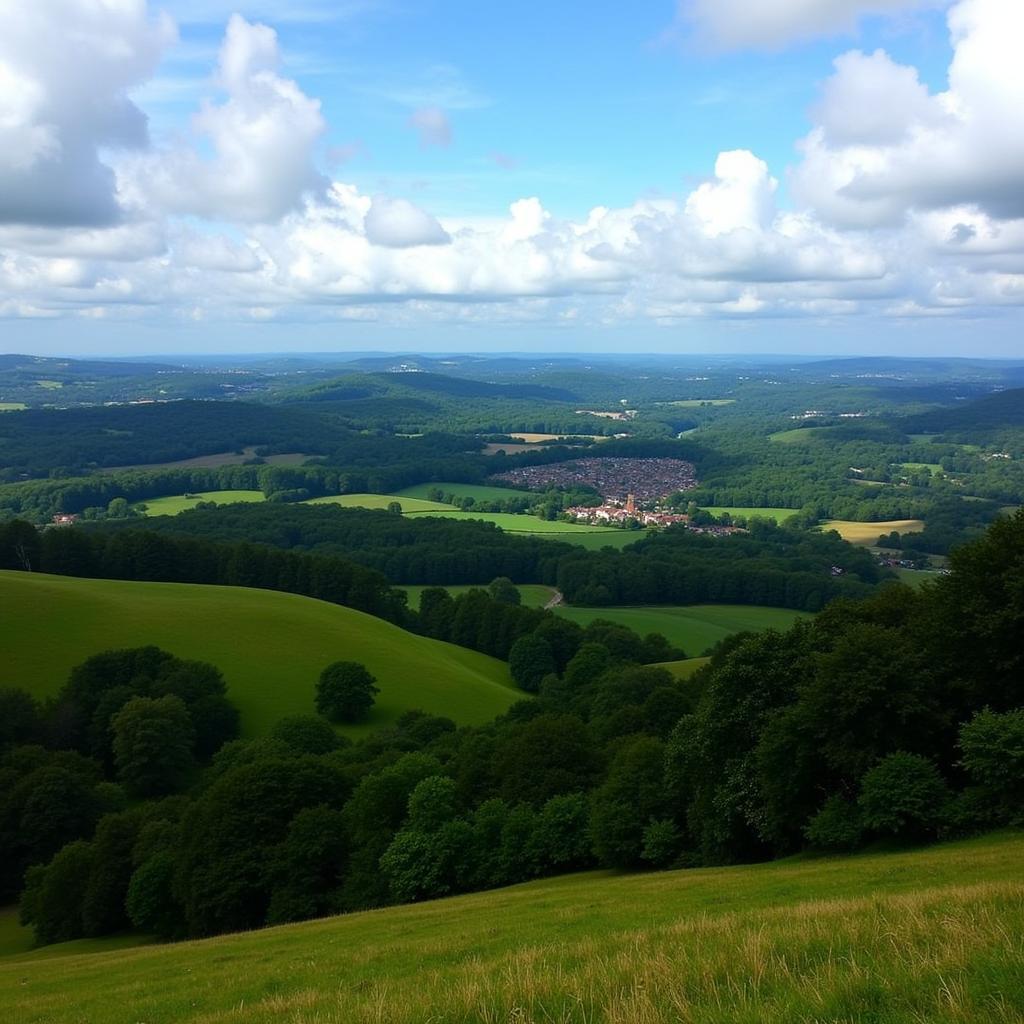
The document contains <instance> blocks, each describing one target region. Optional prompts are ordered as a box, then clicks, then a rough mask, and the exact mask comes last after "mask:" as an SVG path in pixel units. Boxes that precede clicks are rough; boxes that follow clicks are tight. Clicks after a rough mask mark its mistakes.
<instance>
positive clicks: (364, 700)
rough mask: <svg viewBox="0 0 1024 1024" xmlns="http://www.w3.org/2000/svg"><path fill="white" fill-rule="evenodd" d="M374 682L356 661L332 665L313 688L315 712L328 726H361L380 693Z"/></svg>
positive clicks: (363, 667)
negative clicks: (351, 723)
mask: <svg viewBox="0 0 1024 1024" xmlns="http://www.w3.org/2000/svg"><path fill="white" fill-rule="evenodd" d="M376 682H377V680H376V679H375V678H374V677H373V676H372V675H370V673H369V672H368V671H367V669H366V666H365V665H361V664H360V663H359V662H358V661H335V662H332V663H331V664H330V665H328V666H327V668H325V669H324V670H323V672H321V673H320V679H319V680H318V682H317V684H316V709H317V711H319V712H320V714H321V715H323V716H324V717H325V718H329V719H330V720H331V721H332V722H361V721H362V720H363V719H365V718H366V717H367V715H368V714H369V713H370V708H372V707H373V704H374V700H375V699H376V696H377V694H378V693H380V689H379V688H378V687H377V686H376V685H374V684H375V683H376Z"/></svg>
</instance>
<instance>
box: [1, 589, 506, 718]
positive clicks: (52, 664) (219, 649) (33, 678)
mask: <svg viewBox="0 0 1024 1024" xmlns="http://www.w3.org/2000/svg"><path fill="white" fill-rule="evenodd" d="M0 606H2V607H3V609H4V615H3V620H2V623H0V634H2V637H3V650H4V669H5V675H6V677H7V679H8V680H10V681H11V682H12V683H13V684H14V685H19V686H22V687H24V688H29V689H30V690H31V692H32V693H33V694H34V695H35V696H37V697H45V696H49V695H51V694H54V693H56V692H57V690H58V689H59V688H60V686H61V685H62V684H63V682H64V681H65V679H66V678H67V675H68V672H69V671H70V669H71V668H72V667H73V666H74V665H77V664H78V663H80V662H82V661H84V660H85V659H86V658H87V657H89V656H90V655H92V654H95V653H97V652H98V651H102V650H105V649H108V648H117V647H137V646H141V645H145V644H156V645H157V646H159V647H162V648H164V649H165V650H168V651H170V652H171V653H172V654H175V655H177V656H179V657H182V658H192V659H198V660H200V661H209V662H212V663H213V664H215V665H216V666H217V667H218V668H220V669H221V671H222V672H223V673H224V677H225V679H226V681H227V684H228V696H229V697H230V699H231V700H232V701H234V702H235V703H236V704H237V705H238V707H239V709H240V710H241V712H242V731H243V735H247V736H252V735H258V734H261V733H263V732H265V731H266V730H267V729H269V728H270V727H271V726H272V725H273V724H274V722H275V721H276V720H277V719H279V718H281V717H282V716H284V715H291V714H309V713H312V710H313V687H314V684H315V682H316V679H317V677H318V676H319V674H320V671H321V669H322V668H323V667H324V666H325V665H327V664H328V663H329V662H331V661H336V660H339V659H345V660H354V661H361V662H363V663H365V664H366V666H367V667H368V668H369V670H370V671H371V672H372V673H373V674H374V675H375V676H376V677H377V679H378V685H379V686H380V688H381V693H380V696H379V697H378V700H377V704H376V706H375V708H374V710H373V713H372V715H371V718H370V719H369V721H368V722H367V724H366V725H362V726H358V727H348V729H349V730H354V731H360V732H361V731H366V730H369V729H374V728H379V727H380V726H381V725H385V724H388V723H390V722H392V721H394V720H395V719H396V718H397V717H398V716H399V715H400V714H401V713H402V712H403V711H406V710H408V709H410V708H419V709H422V710H424V711H428V712H433V713H434V714H439V715H446V716H447V717H449V718H453V719H455V720H456V721H457V722H459V723H465V724H472V723H481V722H486V721H488V720H490V719H492V718H494V717H495V716H496V715H499V714H501V713H502V712H503V711H504V710H505V709H506V708H508V707H509V706H510V705H511V704H512V703H514V702H515V701H516V700H517V699H518V698H519V697H520V696H521V695H522V694H521V691H519V690H517V689H516V688H515V687H514V686H513V684H512V683H511V681H510V680H509V676H508V668H507V666H506V665H505V664H504V663H503V662H500V661H498V660H497V659H495V658H489V657H487V656H486V655H483V654H478V653H477V652H475V651H470V650H466V649H465V648H463V647H456V646H454V645H453V644H447V643H442V642H441V641H438V640H431V639H429V638H427V637H422V636H417V635H415V634H413V633H408V632H406V631H405V630H403V629H400V628H399V627H398V626H394V625H392V624H391V623H389V622H385V621H384V620H383V619H378V618H375V617H374V616H372V615H366V614H364V613H363V612H358V611H355V610H353V609H351V608H343V607H339V606H338V605H335V604H328V603H327V602H325V601H316V600H313V599H312V598H308V597H300V596H298V595H295V594H284V593H280V592H277V591H269V590H253V589H249V588H246V587H218V586H206V585H198V584H185V583H136V582H126V581H121V580H93V579H89V580H86V579H75V578H72V577H66V576H48V575H44V574H42V573H22V572H13V571H6V570H4V571H0Z"/></svg>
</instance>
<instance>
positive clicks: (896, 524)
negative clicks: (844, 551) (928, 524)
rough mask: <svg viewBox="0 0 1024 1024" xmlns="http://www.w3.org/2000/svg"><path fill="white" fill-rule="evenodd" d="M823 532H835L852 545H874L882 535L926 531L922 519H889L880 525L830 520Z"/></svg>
mask: <svg viewBox="0 0 1024 1024" xmlns="http://www.w3.org/2000/svg"><path fill="white" fill-rule="evenodd" d="M821 528H822V529H823V530H835V531H836V532H837V533H838V534H839V536H840V537H842V538H843V540H848V541H849V542H850V543H851V544H867V545H869V546H870V545H872V544H875V543H876V542H877V541H878V538H879V537H880V536H881V535H882V534H888V533H892V531H893V530H895V531H896V532H897V533H920V532H921V531H922V530H923V529H924V521H923V520H921V519H888V520H886V521H885V522H879V523H855V522H852V521H851V520H849V519H828V520H826V521H825V522H824V523H822V524H821Z"/></svg>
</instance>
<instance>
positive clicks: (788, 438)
mask: <svg viewBox="0 0 1024 1024" xmlns="http://www.w3.org/2000/svg"><path fill="white" fill-rule="evenodd" d="M820 429H821V428H820V427H794V428H793V429H792V430H776V431H775V433H774V434H769V435H768V440H769V441H778V442H779V443H780V444H805V443H806V442H807V441H810V440H811V439H812V438H813V437H814V432H815V431H816V430H820Z"/></svg>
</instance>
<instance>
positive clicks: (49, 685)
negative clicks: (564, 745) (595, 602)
mask: <svg viewBox="0 0 1024 1024" xmlns="http://www.w3.org/2000/svg"><path fill="white" fill-rule="evenodd" d="M0 607H2V608H3V609H4V614H3V616H2V617H0V650H3V652H4V676H5V678H6V679H8V680H11V681H12V683H16V685H18V686H23V687H25V688H30V689H31V690H32V692H34V693H35V694H36V696H38V697H45V696H49V695H50V694H53V693H56V692H57V690H58V689H60V687H61V685H62V684H63V683H64V681H65V679H66V678H67V675H68V672H69V670H70V669H71V668H72V667H73V666H74V665H77V664H78V663H79V662H81V661H84V660H85V659H86V658H87V657H89V656H90V655H92V654H96V653H97V652H99V651H102V650H107V649H109V648H117V647H138V646H141V645H143V644H156V645H157V646H158V647H162V648H164V649H165V650H168V651H170V652H171V653H172V654H176V655H178V656H179V657H181V658H194V659H199V660H201V661H209V662H212V663H213V664H214V665H216V666H217V667H218V668H220V669H221V671H222V672H223V673H224V678H225V679H226V680H227V684H228V696H229V697H230V698H231V699H232V700H233V701H234V702H235V703H236V704H237V705H238V707H239V708H240V709H241V712H242V731H243V733H244V734H245V735H248V736H252V735H258V734H260V733H263V732H265V731H267V730H268V729H269V728H270V727H271V726H272V725H273V724H274V723H275V722H276V721H277V720H278V719H279V718H281V717H282V716H284V715H294V714H310V713H312V712H313V692H314V685H315V683H316V680H317V678H318V676H319V675H320V671H321V669H323V667H324V666H325V665H327V664H329V663H330V662H332V661H337V660H339V659H344V660H352V661H361V662H363V663H365V665H366V667H367V668H368V669H369V670H370V671H371V672H372V673H373V674H374V675H375V676H376V677H377V679H378V685H379V686H380V689H381V693H380V695H379V696H378V698H377V704H376V706H375V707H374V709H373V713H372V715H371V717H370V720H369V722H368V723H366V724H364V725H359V726H346V727H344V729H343V731H345V732H350V733H353V734H358V733H361V732H365V731H367V730H370V729H374V728H378V727H380V726H381V725H385V724H387V723H389V722H392V721H394V720H395V719H396V718H397V717H398V716H399V715H400V714H401V713H402V712H403V711H407V710H409V709H410V708H421V709H422V710H424V711H430V712H433V713H434V714H439V715H447V716H448V717H449V718H453V719H455V720H456V721H458V722H464V723H478V722H486V721H489V720H490V719H492V718H494V717H495V716H496V715H499V714H501V713H502V712H503V711H504V710H505V709H506V708H507V707H509V705H511V704H512V703H514V702H515V701H516V700H518V699H519V698H520V697H521V696H522V692H521V691H520V690H518V689H517V688H516V687H515V686H514V685H513V684H512V683H511V681H510V680H509V676H508V667H507V666H506V665H505V663H504V662H501V661H498V660H496V659H495V658H490V657H487V656H486V655H484V654H479V653H477V652H476V651H470V650H466V649H465V648H463V647H456V646H454V645H453V644H446V643H441V642H440V641H437V640H430V639H427V638H426V637H421V636H416V635H414V634H412V633H407V632H406V631H405V630H403V629H399V628H398V627H397V626H394V625H392V624H391V623H389V622H385V621H384V620H383V619H377V618H374V617H373V616H371V615H365V614H364V613H362V612H357V611H353V610H352V609H350V608H341V607H339V606H338V605H334V604H328V603H327V602H324V601H315V600H313V599H312V598H309V597H299V596H297V595H295V594H282V593H277V592H275V591H270V590H250V589H248V588H245V587H213V586H199V585H195V584H186V583H134V582H124V581H120V580H80V579H73V578H69V577H65V576H45V575H42V574H40V573H19V572H12V571H0ZM0 1019H2V1018H0Z"/></svg>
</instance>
